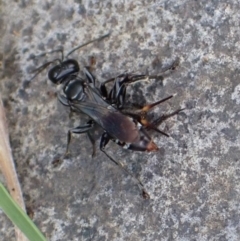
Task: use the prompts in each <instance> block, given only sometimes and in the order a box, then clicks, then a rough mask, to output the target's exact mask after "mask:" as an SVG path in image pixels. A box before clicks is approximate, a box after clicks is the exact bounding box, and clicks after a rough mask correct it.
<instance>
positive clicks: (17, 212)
mask: <svg viewBox="0 0 240 241" xmlns="http://www.w3.org/2000/svg"><path fill="white" fill-rule="evenodd" d="M0 208H1V209H2V210H3V211H4V213H5V214H6V215H7V216H8V217H9V219H10V220H11V221H12V222H13V223H14V224H15V225H16V226H17V227H18V228H19V229H20V230H21V231H22V232H23V233H24V234H25V235H26V237H27V238H28V239H29V240H30V241H47V239H46V238H45V237H44V236H43V234H42V233H41V232H40V231H39V229H38V228H37V227H36V225H35V224H34V223H33V221H32V220H31V219H30V218H29V217H28V215H27V214H26V213H25V212H24V211H23V210H22V209H21V208H20V207H19V206H18V204H17V203H16V202H15V201H14V200H13V199H12V197H11V196H10V195H9V193H8V191H7V190H6V189H5V187H4V186H3V185H2V183H0Z"/></svg>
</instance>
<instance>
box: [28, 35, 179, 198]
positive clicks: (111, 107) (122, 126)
mask: <svg viewBox="0 0 240 241" xmlns="http://www.w3.org/2000/svg"><path fill="white" fill-rule="evenodd" d="M108 35H109V34H107V35H104V36H102V37H100V38H98V39H95V40H92V41H90V42H87V43H85V44H83V45H80V46H77V47H76V48H74V49H73V50H72V51H70V52H69V53H68V54H67V55H66V56H65V57H64V54H63V49H59V50H53V51H51V52H56V51H60V52H61V53H62V58H61V59H54V60H53V61H50V62H47V63H45V64H44V65H42V66H41V67H39V68H38V69H37V74H38V73H39V72H41V71H42V70H43V69H45V68H46V67H47V66H49V65H50V64H53V63H55V62H58V64H57V65H55V66H54V67H52V68H51V69H50V70H49V72H48V78H49V79H50V81H51V82H53V83H54V84H61V85H62V89H61V92H60V93H58V99H59V101H60V102H61V103H62V104H63V105H65V106H68V107H70V108H71V110H73V111H75V112H81V113H84V114H86V115H87V116H88V117H89V121H88V122H87V123H86V124H84V125H80V126H78V127H75V128H72V129H70V130H69V131H68V141H67V151H66V153H68V148H69V144H70V140H71V134H72V133H76V134H82V133H87V135H88V137H89V139H90V141H91V143H92V145H93V154H94V153H95V140H94V138H93V137H92V136H91V134H90V133H91V132H90V131H91V129H93V128H94V126H95V125H99V126H100V127H101V128H102V129H103V134H102V136H101V140H100V150H101V151H102V152H104V153H105V155H106V156H107V157H108V158H109V159H110V160H111V161H112V162H114V163H115V164H116V165H118V166H119V167H121V168H122V169H123V170H124V171H125V172H127V173H128V174H129V175H130V176H131V177H132V178H133V179H134V180H135V181H136V183H137V184H138V186H139V188H140V190H141V193H142V196H143V197H144V198H149V195H148V193H147V192H146V191H145V189H144V186H143V184H142V182H141V181H140V180H139V179H137V178H136V177H134V176H133V175H132V174H131V173H130V172H128V170H127V169H126V168H125V167H124V166H123V165H122V163H121V162H118V161H116V160H115V159H114V158H113V157H111V156H110V155H109V154H108V153H107V152H106V151H105V146H106V145H107V144H108V142H109V141H110V140H112V141H114V142H115V143H117V144H118V145H120V146H122V147H123V148H126V149H130V150H133V151H148V152H150V151H157V150H158V147H157V145H156V144H155V143H154V142H153V140H152V139H151V137H150V136H149V134H148V132H147V130H149V129H153V130H155V131H157V132H159V133H161V134H163V135H165V136H168V135H167V134H166V133H164V132H163V131H161V130H159V129H158V128H157V126H158V125H160V123H161V122H162V121H164V120H165V119H167V118H169V117H170V116H173V115H175V114H177V113H179V112H180V111H181V110H182V109H179V110H177V111H175V112H173V113H171V114H169V115H164V116H161V117H160V118H158V119H157V120H155V121H153V122H149V121H148V120H147V112H148V111H149V110H150V109H151V108H153V107H154V106H156V105H158V104H160V103H162V102H164V101H166V100H168V99H170V98H172V96H168V97H167V98H164V99H162V100H160V101H157V102H155V103H152V104H148V105H145V106H141V107H139V106H138V108H136V106H133V105H131V104H129V103H127V101H126V90H127V86H128V85H129V84H131V83H134V82H136V81H139V80H144V79H145V80H146V79H157V78H159V77H160V76H148V75H135V74H129V73H124V74H121V75H118V76H117V77H115V78H111V79H109V80H106V81H105V82H103V83H100V86H97V85H96V78H95V77H94V75H93V74H92V73H91V71H90V68H89V67H84V69H83V73H84V77H83V78H82V77H80V76H79V72H80V67H79V64H78V62H77V61H76V60H75V59H70V58H68V56H69V55H70V54H72V53H73V52H74V51H75V50H77V49H79V48H81V47H83V46H85V45H87V44H89V43H92V42H94V41H98V40H101V39H103V38H105V37H107V36H108ZM175 65H176V63H174V64H173V65H171V66H170V67H169V68H167V69H165V70H164V71H166V70H168V69H173V68H175ZM37 74H36V75H37ZM36 75H35V76H36ZM35 76H34V77H35ZM34 77H33V78H34ZM33 78H32V79H33ZM110 82H111V83H112V88H110V90H108V89H107V86H106V85H107V84H108V83H110Z"/></svg>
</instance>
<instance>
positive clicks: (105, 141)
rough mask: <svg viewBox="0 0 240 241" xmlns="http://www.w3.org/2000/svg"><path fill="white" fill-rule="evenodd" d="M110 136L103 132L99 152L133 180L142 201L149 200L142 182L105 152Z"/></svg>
mask: <svg viewBox="0 0 240 241" xmlns="http://www.w3.org/2000/svg"><path fill="white" fill-rule="evenodd" d="M110 139H111V138H110V136H109V135H108V134H107V133H106V132H104V133H103V135H102V137H101V141H100V150H101V151H102V152H103V153H104V154H105V155H106V156H107V157H108V158H109V159H110V160H111V161H112V162H113V163H114V164H116V165H117V166H119V167H120V168H121V169H122V170H123V171H125V172H126V173H127V174H128V175H129V176H130V177H132V179H133V180H134V182H135V183H136V184H137V185H138V187H139V189H140V191H141V194H142V197H143V198H144V199H149V198H150V196H149V194H148V193H147V192H146V190H145V188H144V186H143V184H142V182H141V181H140V180H139V179H138V178H137V177H135V176H133V174H131V173H130V172H129V171H128V170H127V169H126V168H125V167H124V166H123V164H122V163H121V162H118V161H116V160H114V159H113V158H112V157H111V156H110V155H109V154H108V153H107V152H106V151H105V146H106V145H107V144H108V142H109V141H110Z"/></svg>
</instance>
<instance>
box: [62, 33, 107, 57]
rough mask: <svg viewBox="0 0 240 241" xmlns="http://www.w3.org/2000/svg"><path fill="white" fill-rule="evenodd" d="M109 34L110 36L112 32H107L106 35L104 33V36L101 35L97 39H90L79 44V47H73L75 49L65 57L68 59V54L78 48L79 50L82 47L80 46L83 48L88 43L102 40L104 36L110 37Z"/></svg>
mask: <svg viewBox="0 0 240 241" xmlns="http://www.w3.org/2000/svg"><path fill="white" fill-rule="evenodd" d="M109 36H110V32H109V33H107V34H105V35H103V36H101V37H99V38H96V39H93V40H90V41H88V42H86V43H84V44H81V45H78V46H77V47H75V48H73V49H72V50H71V51H70V52H69V53H68V54H67V55H66V56H65V58H66V59H67V58H68V56H69V55H70V54H72V53H73V52H74V51H76V50H78V49H80V48H82V47H84V46H86V45H88V44H90V43H93V42H97V41H100V40H102V39H104V38H107V37H109Z"/></svg>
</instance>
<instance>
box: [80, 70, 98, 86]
mask: <svg viewBox="0 0 240 241" xmlns="http://www.w3.org/2000/svg"><path fill="white" fill-rule="evenodd" d="M83 72H84V75H85V77H86V78H87V80H88V82H89V84H90V85H91V87H95V80H96V78H95V77H94V76H93V74H92V73H91V72H90V67H88V66H85V67H84V69H83Z"/></svg>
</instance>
